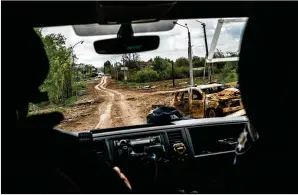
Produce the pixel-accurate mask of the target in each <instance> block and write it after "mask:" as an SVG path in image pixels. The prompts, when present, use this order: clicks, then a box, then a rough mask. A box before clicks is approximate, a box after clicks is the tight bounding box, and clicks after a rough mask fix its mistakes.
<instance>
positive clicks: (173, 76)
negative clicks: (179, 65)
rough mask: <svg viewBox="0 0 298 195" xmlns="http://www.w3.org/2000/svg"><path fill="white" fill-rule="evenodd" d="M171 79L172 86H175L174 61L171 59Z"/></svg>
mask: <svg viewBox="0 0 298 195" xmlns="http://www.w3.org/2000/svg"><path fill="white" fill-rule="evenodd" d="M172 79H173V87H175V71H174V61H172Z"/></svg>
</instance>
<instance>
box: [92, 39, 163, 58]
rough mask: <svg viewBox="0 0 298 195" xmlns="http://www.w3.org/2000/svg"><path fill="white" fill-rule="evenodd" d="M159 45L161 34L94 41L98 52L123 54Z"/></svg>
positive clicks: (154, 47)
mask: <svg viewBox="0 0 298 195" xmlns="http://www.w3.org/2000/svg"><path fill="white" fill-rule="evenodd" d="M158 46H159V36H139V37H130V38H125V39H124V38H115V39H105V40H99V41H95V42H94V49H95V51H96V52H97V53H98V54H123V53H136V52H144V51H151V50H155V49H157V48H158Z"/></svg>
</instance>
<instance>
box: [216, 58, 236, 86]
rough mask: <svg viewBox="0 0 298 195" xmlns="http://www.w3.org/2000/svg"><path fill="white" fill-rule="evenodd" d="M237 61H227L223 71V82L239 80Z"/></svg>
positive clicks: (221, 77)
mask: <svg viewBox="0 0 298 195" xmlns="http://www.w3.org/2000/svg"><path fill="white" fill-rule="evenodd" d="M236 70H237V63H235V62H226V63H225V65H224V66H223V69H222V71H221V76H220V79H221V82H224V83H226V82H234V81H237V80H238V75H237V71H236Z"/></svg>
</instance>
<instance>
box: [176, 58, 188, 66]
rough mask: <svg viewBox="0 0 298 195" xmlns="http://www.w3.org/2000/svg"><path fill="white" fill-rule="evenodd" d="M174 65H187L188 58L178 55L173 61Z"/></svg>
mask: <svg viewBox="0 0 298 195" xmlns="http://www.w3.org/2000/svg"><path fill="white" fill-rule="evenodd" d="M175 65H176V66H178V67H181V66H189V62H188V59H187V58H185V57H180V58H178V59H177V60H176V62H175Z"/></svg>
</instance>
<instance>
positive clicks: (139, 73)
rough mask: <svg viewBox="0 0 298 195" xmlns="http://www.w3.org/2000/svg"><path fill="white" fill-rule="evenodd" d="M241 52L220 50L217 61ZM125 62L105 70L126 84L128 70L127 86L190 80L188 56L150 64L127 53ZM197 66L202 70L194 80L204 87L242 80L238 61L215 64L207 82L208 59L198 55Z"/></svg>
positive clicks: (161, 59)
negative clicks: (210, 83) (238, 69)
mask: <svg viewBox="0 0 298 195" xmlns="http://www.w3.org/2000/svg"><path fill="white" fill-rule="evenodd" d="M235 56H238V53H233V52H227V53H223V52H221V51H220V50H217V52H215V54H214V58H224V57H235ZM122 62H124V63H122V64H121V63H114V64H112V63H111V61H106V62H105V63H104V71H105V73H108V74H110V75H111V76H112V78H114V79H116V80H118V81H120V82H119V83H120V84H121V83H122V82H121V81H124V72H123V71H122V70H121V67H122V66H124V65H125V66H126V67H128V71H126V75H127V80H126V81H125V82H126V83H129V84H131V85H133V83H136V84H150V83H152V82H157V81H164V82H167V81H168V80H172V79H173V78H175V79H176V80H177V79H187V78H189V62H188V59H187V58H185V57H180V58H178V59H176V60H175V61H172V60H170V59H168V58H162V57H160V56H156V57H155V58H153V59H150V60H148V61H142V60H141V57H140V55H139V54H137V53H135V54H123V55H122ZM192 63H193V67H194V68H200V70H194V71H193V73H194V78H197V81H195V82H196V84H198V85H199V84H204V83H207V82H209V81H215V82H220V83H228V82H235V81H237V80H238V76H237V67H238V64H237V62H221V63H214V64H213V65H209V67H208V66H206V72H205V80H203V76H204V70H203V68H204V66H205V58H203V57H198V56H194V57H193V60H192ZM208 69H210V73H211V78H210V79H209V78H208Z"/></svg>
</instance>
